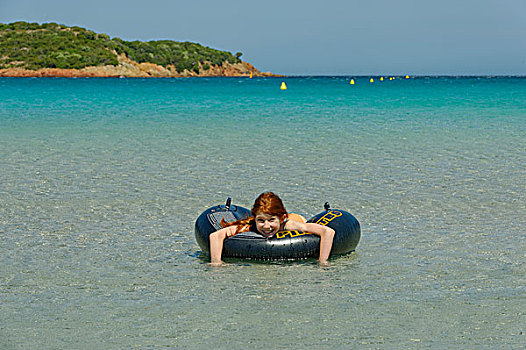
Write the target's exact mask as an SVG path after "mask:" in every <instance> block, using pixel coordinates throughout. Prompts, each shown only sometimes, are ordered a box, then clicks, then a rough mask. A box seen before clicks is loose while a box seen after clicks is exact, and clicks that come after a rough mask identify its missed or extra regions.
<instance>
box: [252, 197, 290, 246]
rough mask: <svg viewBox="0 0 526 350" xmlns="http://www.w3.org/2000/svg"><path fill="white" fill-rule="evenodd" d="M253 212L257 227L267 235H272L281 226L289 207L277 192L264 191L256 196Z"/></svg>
mask: <svg viewBox="0 0 526 350" xmlns="http://www.w3.org/2000/svg"><path fill="white" fill-rule="evenodd" d="M251 213H252V216H254V221H255V224H256V229H257V230H258V231H259V232H260V233H262V234H264V235H266V236H272V235H274V234H275V233H277V232H278V231H279V229H280V228H281V224H282V223H283V220H285V216H286V215H287V209H285V206H284V205H283V202H282V201H281V199H280V198H279V197H278V196H277V195H276V194H274V193H273V192H264V193H262V194H260V195H259V197H258V198H256V201H255V202H254V205H253V206H252V210H251Z"/></svg>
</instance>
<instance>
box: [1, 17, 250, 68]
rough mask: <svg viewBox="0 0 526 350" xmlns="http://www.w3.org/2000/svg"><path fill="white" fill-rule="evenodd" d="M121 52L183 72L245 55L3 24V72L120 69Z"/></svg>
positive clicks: (49, 27)
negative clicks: (15, 69)
mask: <svg viewBox="0 0 526 350" xmlns="http://www.w3.org/2000/svg"><path fill="white" fill-rule="evenodd" d="M117 54H125V55H126V56H127V57H128V58H130V59H132V60H134V61H136V62H139V63H143V62H149V63H155V64H158V65H161V66H164V67H167V66H174V67H175V69H176V70H177V71H178V72H183V71H184V70H185V69H186V70H188V71H194V72H196V73H198V72H199V67H200V65H201V66H202V67H207V68H204V69H209V68H210V65H217V66H221V65H222V64H223V63H224V62H230V63H239V62H241V60H240V59H239V57H240V56H237V57H235V56H234V55H232V54H231V53H230V52H226V51H220V50H215V49H212V48H209V47H205V46H202V45H200V44H197V43H190V42H176V41H171V40H157V41H148V42H141V41H125V40H122V39H119V38H113V39H111V38H110V37H109V36H108V35H106V34H99V33H95V32H93V31H91V30H88V29H85V28H81V27H77V26H74V27H68V26H65V25H61V24H56V23H44V24H38V23H27V22H14V23H10V24H2V23H0V69H3V68H25V69H30V70H36V69H40V68H63V69H68V68H74V69H81V68H84V67H90V66H104V65H114V66H115V65H117V64H118V60H117Z"/></svg>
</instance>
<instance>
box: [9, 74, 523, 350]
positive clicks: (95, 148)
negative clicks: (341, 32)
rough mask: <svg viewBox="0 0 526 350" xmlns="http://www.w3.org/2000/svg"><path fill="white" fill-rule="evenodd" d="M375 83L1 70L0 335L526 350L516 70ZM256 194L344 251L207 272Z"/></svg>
mask: <svg viewBox="0 0 526 350" xmlns="http://www.w3.org/2000/svg"><path fill="white" fill-rule="evenodd" d="M350 78H354V79H355V82H356V83H355V84H354V85H351V84H349V82H350ZM369 79H370V77H293V78H257V79H256V78H255V79H248V78H210V79H208V78H197V79H191V78H190V79H53V78H27V79H26V78H0V348H1V349H6V350H10V349H41V350H45V349H212V348H214V349H215V348H217V349H492V350H493V349H523V346H524V344H526V335H525V333H526V259H525V252H526V244H525V243H526V242H525V241H526V240H525V238H526V229H525V227H526V171H525V170H526V79H525V78H513V77H415V78H410V79H404V78H401V77H397V78H396V79H395V80H389V79H388V77H386V78H385V79H384V80H383V81H380V77H374V79H375V80H374V83H370V82H369ZM282 81H285V82H286V84H287V87H288V89H287V90H285V91H282V90H280V85H281V82H282ZM268 190H271V191H274V192H276V193H277V194H278V195H280V196H281V197H282V198H283V201H284V203H285V206H286V207H287V209H288V210H289V211H291V212H296V213H299V214H303V215H304V216H306V217H310V216H313V215H315V214H317V213H318V212H320V211H321V210H322V209H323V204H324V203H325V202H329V203H330V204H331V206H332V207H333V208H339V209H344V210H347V211H349V212H351V213H353V214H354V215H355V216H356V218H357V219H358V220H359V221H360V223H361V229H362V238H361V241H360V244H359V245H358V247H357V250H356V252H354V253H351V254H348V255H345V256H339V257H334V258H332V259H331V261H330V266H329V267H320V266H318V264H317V262H316V260H315V259H311V260H301V261H276V262H256V261H249V260H229V259H226V262H227V263H228V264H227V265H226V266H224V267H220V268H213V267H210V266H209V265H207V263H208V257H207V256H206V255H205V254H203V253H202V252H201V251H200V248H199V246H198V245H197V243H196V241H195V238H194V233H193V231H194V223H195V219H196V218H197V217H198V216H199V214H200V213H201V212H203V211H204V210H205V209H207V208H208V207H211V206H214V205H218V204H223V203H224V202H225V200H226V199H227V198H228V197H231V198H232V200H233V203H234V204H238V205H241V206H245V207H250V206H251V205H252V202H253V200H254V199H255V198H256V197H257V195H259V194H260V193H261V192H263V191H268Z"/></svg>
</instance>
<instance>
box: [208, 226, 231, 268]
mask: <svg viewBox="0 0 526 350" xmlns="http://www.w3.org/2000/svg"><path fill="white" fill-rule="evenodd" d="M236 229H237V226H228V227H223V228H222V229H220V230H217V231H216V232H213V233H211V234H210V236H209V237H208V238H209V240H210V265H212V266H221V265H223V264H224V263H223V261H221V253H223V241H224V240H225V239H226V238H227V237H231V236H234V235H235V234H236Z"/></svg>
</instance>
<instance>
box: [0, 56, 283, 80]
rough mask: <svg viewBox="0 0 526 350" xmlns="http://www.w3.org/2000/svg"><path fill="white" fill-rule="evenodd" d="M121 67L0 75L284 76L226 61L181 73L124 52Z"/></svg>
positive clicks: (5, 73) (9, 70) (1, 74)
mask: <svg viewBox="0 0 526 350" xmlns="http://www.w3.org/2000/svg"><path fill="white" fill-rule="evenodd" d="M118 60H119V64H118V65H117V66H111V65H107V66H97V67H85V68H82V69H62V68H40V69H37V70H30V69H24V68H4V69H0V77H11V78H188V77H250V76H251V75H252V76H253V77H283V75H278V74H272V73H270V72H260V71H259V70H257V69H256V68H255V67H254V66H253V65H251V64H250V63H247V62H243V61H241V63H229V62H224V63H223V64H222V65H221V66H218V65H216V66H211V67H210V68H209V69H207V70H200V71H199V73H196V72H194V71H188V70H185V71H183V72H178V71H177V70H176V69H174V68H172V67H168V68H166V67H163V66H160V65H157V64H154V63H137V62H135V61H132V60H130V59H129V58H127V57H126V56H124V55H120V56H119V58H118Z"/></svg>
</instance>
